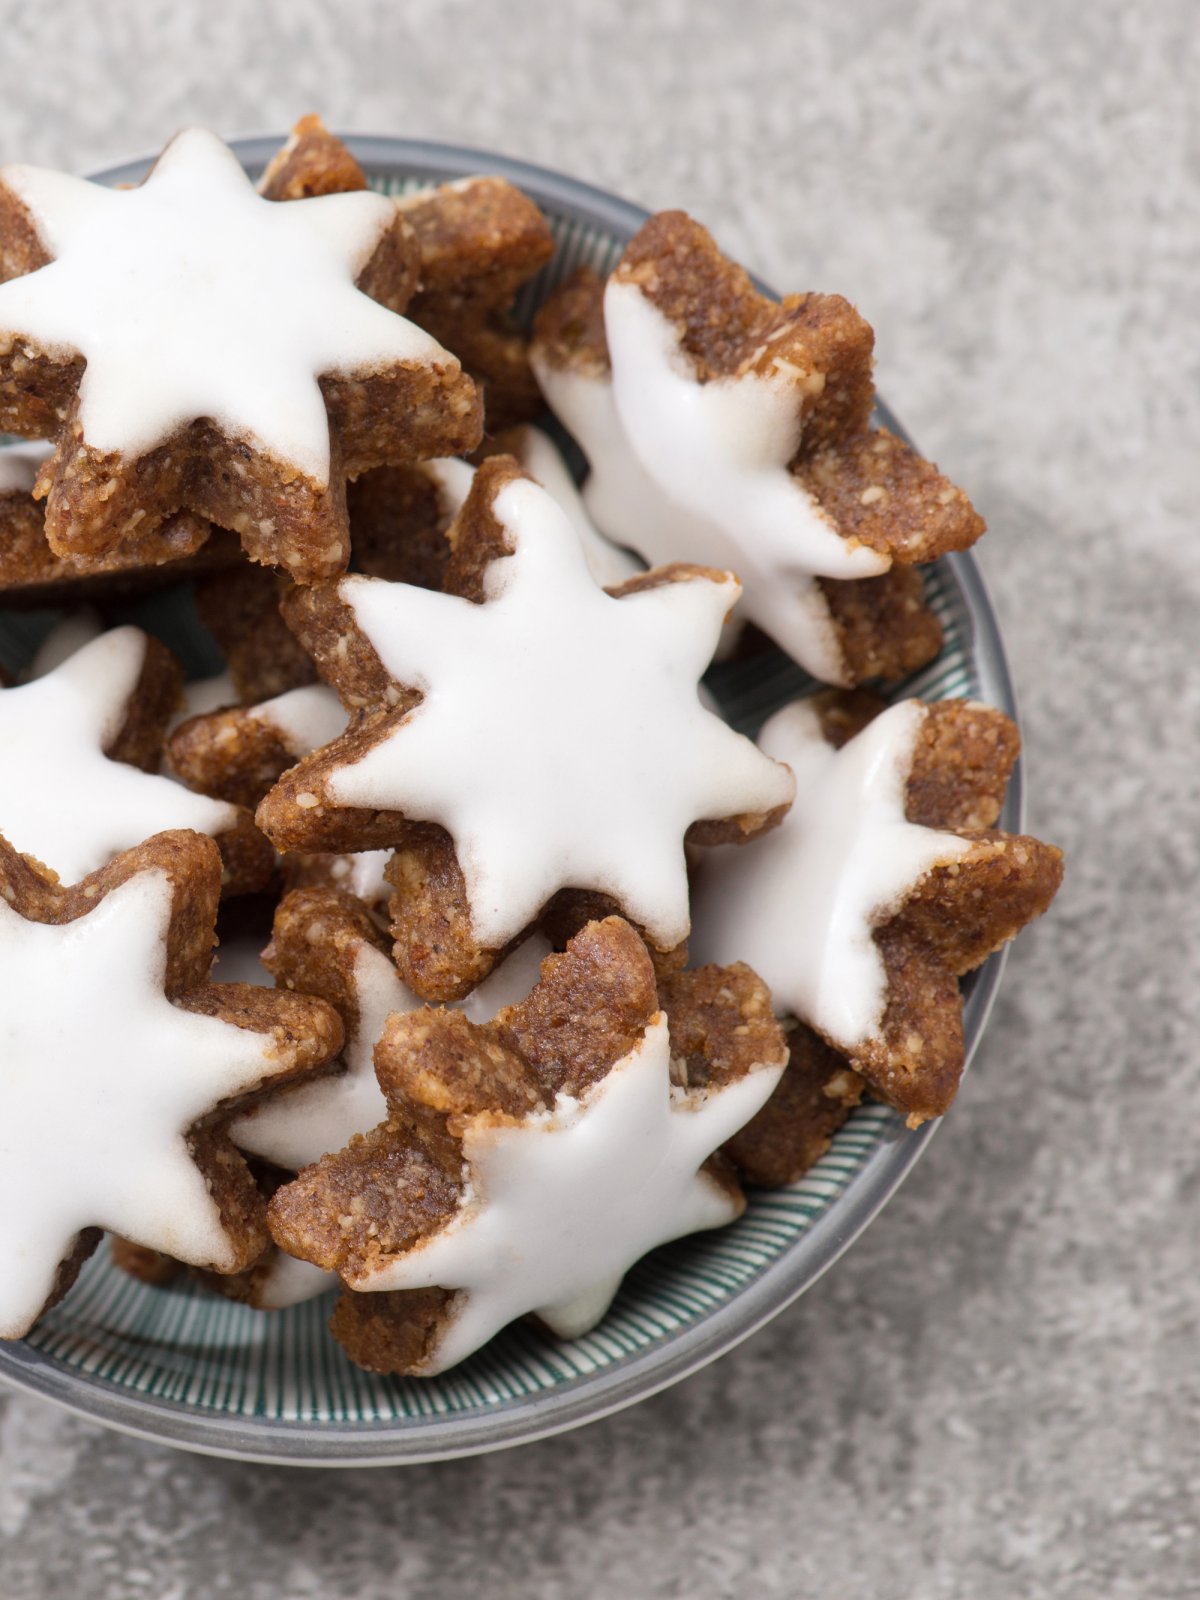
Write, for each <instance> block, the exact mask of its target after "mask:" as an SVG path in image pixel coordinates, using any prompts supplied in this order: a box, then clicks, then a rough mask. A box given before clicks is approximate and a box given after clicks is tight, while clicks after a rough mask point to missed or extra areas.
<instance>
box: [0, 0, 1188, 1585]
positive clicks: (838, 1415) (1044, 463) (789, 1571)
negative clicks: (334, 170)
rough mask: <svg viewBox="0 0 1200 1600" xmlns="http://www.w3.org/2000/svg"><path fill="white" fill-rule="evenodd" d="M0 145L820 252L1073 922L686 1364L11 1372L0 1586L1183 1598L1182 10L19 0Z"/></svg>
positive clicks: (88, 161) (801, 269) (3, 51)
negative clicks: (195, 1421)
mask: <svg viewBox="0 0 1200 1600" xmlns="http://www.w3.org/2000/svg"><path fill="white" fill-rule="evenodd" d="M0 24H2V26H0V159H13V158H17V159H31V160H37V161H41V162H46V163H52V164H61V165H65V166H68V167H72V168H76V169H84V170H85V169H87V168H89V167H96V166H98V165H101V164H103V163H105V162H107V161H109V160H110V159H113V158H117V157H121V156H124V155H132V154H136V153H140V152H144V151H149V150H151V149H154V148H157V147H158V146H159V145H160V144H161V142H162V140H163V138H164V137H165V135H166V134H167V133H169V132H170V131H171V130H173V129H174V128H175V127H177V126H178V125H179V124H180V123H182V122H183V121H185V120H203V121H207V122H210V123H211V124H212V125H213V126H215V127H217V128H219V129H220V130H221V131H223V132H225V133H228V134H232V133H244V132H255V131H262V130H268V129H282V128H284V127H285V126H287V125H288V124H289V123H290V121H291V120H292V119H293V118H294V117H295V116H296V115H297V114H299V113H301V112H304V111H307V110H310V109H320V110H322V111H323V112H324V114H325V115H326V117H327V119H328V120H329V121H330V122H331V123H332V124H333V125H335V126H340V127H343V128H349V129H358V130H362V131H377V132H397V133H408V134H428V135H431V136H434V137H437V138H442V139H451V140H459V141H461V142H464V143H474V144H480V145H487V146H493V147H496V148H498V149H500V150H503V151H506V152H509V153H511V154H515V155H519V156H524V157H528V158H531V159H533V160H535V161H541V162H544V163H546V164H549V165H555V166H559V167H562V168H564V169H566V170H568V171H571V172H574V173H577V174H579V175H582V176H585V177H588V178H590V179H591V180H592V181H594V182H596V183H598V184H601V185H605V186H608V187H611V188H613V189H616V190H618V191H621V192H623V193H625V194H627V195H629V196H630V197H631V198H634V199H637V200H640V201H642V202H644V203H645V204H647V205H650V206H660V205H683V206H686V207H688V208H690V209H691V210H693V211H694V212H696V213H697V214H698V215H699V216H700V217H702V218H703V219H704V220H705V221H707V222H708V223H709V224H710V225H711V226H712V227H713V228H714V229H715V230H716V232H717V233H718V235H719V236H720V237H721V239H722V240H723V241H724V242H725V243H726V244H727V245H728V246H729V247H730V248H732V249H733V250H734V251H737V252H739V253H741V254H742V255H743V256H744V257H745V258H746V259H747V260H749V261H750V262H752V263H753V265H755V266H756V267H757V268H758V269H759V270H760V271H761V272H762V273H763V274H764V275H766V276H767V277H768V278H770V279H772V280H774V281H775V282H777V283H778V284H780V285H781V286H783V287H786V288H801V287H803V288H809V287H813V288H825V289H838V290H841V291H843V292H844V293H846V294H848V295H850V296H852V297H853V298H854V299H855V300H856V301H857V302H858V303H859V304H860V305H861V307H862V308H863V310H864V311H865V312H866V314H867V315H868V316H869V317H870V318H871V320H872V321H873V322H874V324H875V327H876V329H877V331H878V350H879V380H880V386H881V388H882V389H883V391H884V392H885V393H886V394H887V396H888V398H889V400H890V401H891V402H892V404H893V405H894V406H895V408H896V409H897V411H898V412H899V414H900V415H901V416H902V417H903V418H904V420H905V422H906V423H907V425H908V426H909V427H910V429H911V430H912V431H913V432H914V433H915V435H916V437H917V438H918V439H919V440H920V441H921V442H922V444H923V445H924V447H925V448H926V449H927V450H928V451H929V452H930V453H931V454H933V455H935V456H936V458H937V459H938V461H939V462H940V463H941V465H942V466H943V467H944V468H945V469H946V470H947V471H949V472H950V473H951V474H952V475H954V476H955V477H957V478H958V479H960V480H961V481H962V482H963V483H964V484H965V485H967V486H968V488H969V489H970V490H971V491H972V493H973V495H974V496H975V498H976V501H977V503H978V504H979V505H980V507H981V509H982V510H983V511H984V512H985V514H986V515H987V517H988V519H989V521H990V522H991V524H992V532H991V534H990V536H989V537H988V539H987V540H986V541H985V544H984V547H983V552H982V563H983V566H984V569H985V571H986V574H987V577H988V579H989V581H990V583H991V585H992V589H993V593H994V596H995V599H996V602H997V605H998V608H999V611H1000V614H1001V618H1002V622H1003V626H1004V629H1005V632H1006V636H1007V639H1008V643H1009V647H1010V650H1011V654H1012V660H1013V665H1014V668H1015V671H1016V675H1017V679H1018V683H1019V687H1020V691H1021V697H1022V701H1023V708H1024V719H1025V733H1026V744H1027V750H1028V755H1029V762H1028V770H1029V778H1030V782H1031V788H1032V806H1031V812H1032V815H1031V823H1032V826H1033V827H1034V829H1035V831H1041V832H1042V833H1044V834H1045V835H1046V836H1047V837H1051V838H1054V839H1056V840H1058V841H1059V842H1061V843H1062V844H1063V845H1065V846H1066V847H1067V849H1068V851H1069V854H1070V872H1069V878H1068V886H1067V888H1066V890H1065V891H1064V894H1063V896H1062V899H1061V902H1060V904H1059V906H1058V908H1057V910H1056V912H1055V914H1054V915H1053V918H1052V919H1051V920H1050V921H1048V922H1046V923H1045V924H1044V925H1043V926H1041V927H1040V928H1038V929H1037V930H1035V931H1034V933H1033V934H1032V936H1029V937H1027V938H1026V940H1025V941H1024V943H1023V944H1022V945H1020V946H1019V947H1018V948H1017V950H1016V951H1015V953H1014V956H1013V959H1012V962H1011V965H1010V967H1009V973H1008V980H1007V984H1006V988H1005V992H1004V995H1003V998H1002V1000H1001V1002H1000V1004H999V1007H998V1009H997V1012H996V1014H995V1017H994V1021H993V1024H992V1027H991V1029H990V1032H989V1036H988V1039H987V1042H986V1045H985V1047H984V1049H983V1051H982V1054H981V1056H980V1058H979V1061H978V1065H977V1070H975V1071H974V1072H973V1073H972V1074H971V1077H970V1080H969V1081H968V1083H967V1085H966V1088H965V1090H964V1092H963V1094H962V1096H961V1099H960V1102H959V1104H958V1106H957V1107H956V1108H955V1111H954V1113H953V1115H952V1116H951V1118H950V1119H949V1121H948V1125H947V1126H946V1128H945V1129H944V1130H943V1131H942V1132H941V1134H940V1135H939V1137H938V1138H937V1139H936V1140H935V1141H934V1143H933V1145H932V1147H931V1150H930V1152H929V1154H928V1155H927V1156H926V1158H925V1160H924V1161H923V1163H922V1164H921V1165H920V1166H919V1167H918V1169H917V1171H916V1173H915V1175H914V1176H913V1177H912V1178H911V1179H910V1180H909V1182H908V1184H907V1186H906V1187H905V1188H904V1189H903V1190H902V1191H901V1193H900V1194H899V1196H898V1197H897V1198H896V1199H895V1200H894V1201H893V1203H892V1204H891V1206H890V1207H889V1208H888V1210H887V1211H886V1212H885V1213H884V1214H883V1216H882V1217H881V1218H880V1219H879V1220H878V1221H877V1222H876V1223H875V1225H874V1226H873V1227H872V1228H871V1229H870V1231H869V1233H868V1234H867V1235H866V1236H865V1237H864V1238H863V1239H862V1240H861V1241H860V1243H859V1244H858V1245H857V1246H856V1247H855V1248H854V1250H853V1251H852V1252H851V1253H850V1254H849V1256H847V1257H846V1258H845V1259H844V1260H843V1261H842V1262H841V1263H840V1264H839V1265H838V1266H837V1267H836V1268H835V1269H834V1270H833V1271H832V1272H831V1273H830V1274H829V1275H828V1276H827V1277H826V1278H825V1279H824V1280H823V1281H822V1282H821V1283H820V1284H819V1285H817V1287H816V1288H815V1289H814V1290H813V1291H812V1292H811V1293H809V1294H808V1295H807V1296H806V1297H805V1299H804V1300H803V1301H801V1302H800V1303H799V1304H798V1305H797V1306H795V1307H793V1308H792V1310H791V1311H789V1312H788V1313H787V1314H786V1315H784V1316H783V1317H781V1318H780V1319H779V1320H778V1322H777V1323H775V1324H774V1325H773V1326H772V1327H771V1328H770V1329H768V1330H767V1331H766V1332H764V1333H762V1334H760V1335H759V1336H758V1337H756V1338H755V1339H753V1340H752V1341H751V1342H750V1343H749V1344H747V1345H746V1346H744V1347H743V1348H742V1349H740V1350H738V1351H736V1352H735V1353H733V1354H732V1355H730V1356H728V1357H726V1358H725V1359H724V1360H723V1361H721V1362H720V1363H719V1364H718V1365H717V1366H716V1367H714V1368H712V1369H710V1370H709V1371H707V1372H705V1373H702V1374H701V1375H699V1376H697V1377H695V1378H692V1379H691V1380H690V1381H689V1382H687V1383H685V1384H683V1385H682V1386H681V1387H680V1388H678V1389H676V1390H675V1391H673V1392H671V1393H669V1394H665V1395H662V1396H660V1397H658V1398H657V1399H654V1400H651V1401H649V1402H648V1403H646V1404H644V1405H643V1406H641V1407H639V1408H637V1409H636V1410H634V1411H631V1412H628V1413H626V1414H625V1415H623V1416H619V1417H616V1418H613V1419H611V1420H609V1421H607V1422H604V1423H600V1424H598V1425H596V1426H594V1427H592V1428H590V1429H587V1430H585V1431H583V1432H582V1433H579V1434H575V1435H572V1436H568V1437H564V1438H561V1439H557V1440H553V1441H551V1442H548V1443H546V1444H542V1445H536V1446H532V1447H528V1448H526V1449H524V1450H522V1451H519V1452H517V1453H514V1454H509V1455H503V1456H493V1457H490V1458H486V1459H480V1460H476V1461H470V1462H462V1463H457V1464H450V1465H446V1466H442V1467H438V1468H419V1469H408V1470H406V1471H380V1472H373V1473H363V1472H352V1473H345V1474H336V1475H335V1474H332V1473H316V1474H312V1475H304V1474H302V1473H298V1472H288V1471H282V1470H270V1469H266V1468H261V1467H252V1466H241V1465H233V1464H229V1463H224V1462H219V1461H211V1460H204V1459H200V1458H189V1457H186V1456H182V1455H176V1454H172V1453H171V1452H169V1451H167V1450H163V1449H158V1448H155V1447H153V1446H150V1445H143V1444H139V1443H133V1442H130V1441H128V1440H125V1439H122V1438H119V1437H117V1436H115V1435H112V1434H106V1433H103V1432H101V1431H99V1430H98V1429H96V1428H94V1427H92V1426H90V1425H88V1424H85V1423H83V1422H79V1421H76V1420H74V1419H72V1418H70V1417H68V1416H65V1415H62V1414H60V1413H58V1412H57V1411H55V1410H53V1409H51V1408H49V1407H48V1406H45V1405H43V1404H40V1403H38V1402H37V1401H35V1400H32V1399H26V1398H18V1397H14V1396H6V1397H3V1398H0V1595H3V1597H4V1600H53V1597H57V1596H60V1595H62V1596H71V1597H76V1596H79V1597H83V1600H92V1597H104V1600H147V1597H153V1600H192V1597H196V1600H220V1597H224V1596H238V1597H239V1600H275V1597H286V1600H301V1597H314V1600H315V1597H320V1600H383V1597H384V1596H388V1597H393V1596H401V1595H403V1596H406V1597H413V1600H418V1597H419V1600H427V1597H433V1596H437V1597H439V1600H440V1597H443V1596H457V1595H470V1596H474V1595H483V1594H486V1595H489V1596H508V1595H513V1596H516V1595H520V1596H522V1597H528V1600H565V1597H572V1596H588V1597H590V1596H601V1597H606V1596H610V1595H614V1596H615V1595H622V1596H624V1595H629V1596H633V1597H635V1600H641V1597H651V1596H663V1597H666V1596H679V1597H688V1600H693V1597H696V1600H707V1597H710V1596H732V1595H735V1594H738V1595H742V1594H745V1595H750V1594H753V1595H755V1596H761V1597H785V1600H792V1597H796V1596H807V1595H810V1594H813V1595H815V1594H821V1595H822V1596H830V1597H836V1600H868V1597H869V1600H1009V1597H1014V1596H1020V1597H1023V1600H1036V1597H1041V1596H1052V1597H1054V1600H1171V1597H1176V1596H1184V1595H1193V1596H1194V1595H1196V1594H1198V1593H1200V1531H1198V1524H1200V1508H1198V1503H1197V1496H1198V1494H1200V1350H1198V1339H1197V1320H1198V1317H1200V1286H1198V1284H1197V1281H1196V1270H1195V1268H1196V1260H1197V1246H1196V1236H1197V1228H1196V1206H1197V1191H1198V1189H1200V1155H1198V1154H1197V1139H1196V1130H1197V1128H1200V1073H1198V1071H1197V1066H1198V1062H1200V1044H1198V1042H1197V1040H1198V1037H1200V990H1198V988H1197V985H1196V983H1195V981H1194V977H1193V973H1194V970H1195V962H1194V952H1195V950H1196V948H1197V942H1198V936H1200V906H1198V904H1197V895H1196V887H1195V886H1196V885H1197V883H1198V882H1200V849H1198V846H1197V836H1196V825H1195V816H1196V811H1197V805H1196V798H1195V797H1196V790H1197V787H1198V780H1197V777H1196V775H1195V772H1196V759H1195V755H1194V749H1195V744H1196V734H1195V730H1196V727H1197V720H1198V714H1200V671H1198V670H1197V668H1196V666H1195V664H1194V646H1193V640H1194V638H1195V637H1196V634H1197V627H1196V618H1197V616H1198V615H1200V545H1198V543H1197V540H1198V533H1197V529H1196V527H1195V526H1194V512H1195V507H1196V503H1197V499H1198V496H1197V490H1198V489H1200V472H1198V470H1197V432H1198V429H1200V381H1198V380H1200V344H1198V341H1197V328H1198V327H1200V272H1198V271H1197V257H1198V256H1200V206H1198V202H1200V181H1198V178H1200V167H1198V163H1200V149H1198V142H1197V140H1198V135H1197V126H1198V124H1197V121H1196V119H1195V116H1194V114H1193V115H1192V116H1191V117H1190V118H1189V114H1188V113H1189V106H1190V105H1192V106H1194V103H1195V100H1196V96H1197V88H1198V78H1200V74H1198V69H1200V43H1198V41H1200V30H1198V29H1197V25H1196V13H1195V7H1194V4H1193V0H1158V3H1154V4H1151V3H1149V0H1147V3H1144V4H1143V5H1141V6H1136V5H1130V4H1128V3H1125V0H1118V3H1113V0H1092V3H1091V4H1089V5H1087V6H1079V7H1076V6H1071V5H1068V4H1067V3H1066V0H1045V3H1042V4H1038V5H1034V4H1032V3H1028V4H1025V3H1017V4H1014V5H1011V6H1007V7H1002V6H998V5H997V6H982V5H980V4H978V3H977V0H957V3H947V4H937V3H934V0H908V3H903V4H900V3H892V0H873V3H858V0H843V3H840V4H836V5H824V6H818V5H814V4H803V5H801V4H795V3H789V0H779V3H769V0H738V3H737V4H736V5H734V4H728V3H726V4H719V3H711V4H710V3H694V4H691V5H688V4H685V3H684V0H640V3H637V4H631V3H628V0H626V3H622V4H615V3H611V0H610V3H607V4H605V3H597V4H594V5H585V4H578V3H577V4H570V3H561V0H560V3H559V4H558V5H555V6H551V5H549V4H546V5H543V4H539V3H537V0H505V3H497V0H441V3H439V0H409V3H395V4H386V3H383V0H355V3H354V4H346V5H344V6H334V5H326V4H320V3H318V0H265V3H263V4H260V5H256V6H253V7H252V6H249V5H239V4H234V3H232V0H207V3H205V4H203V5H199V4H191V3H178V0H175V3H170V0H160V3H156V4H150V3H146V4H140V5H136V4H133V3H132V0H105V4H103V5H95V4H92V3H85V0H69V3H68V0H57V3H55V4H54V5H49V4H47V5H42V6H30V5H27V4H21V5H15V4H12V3H11V0H0Z"/></svg>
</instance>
